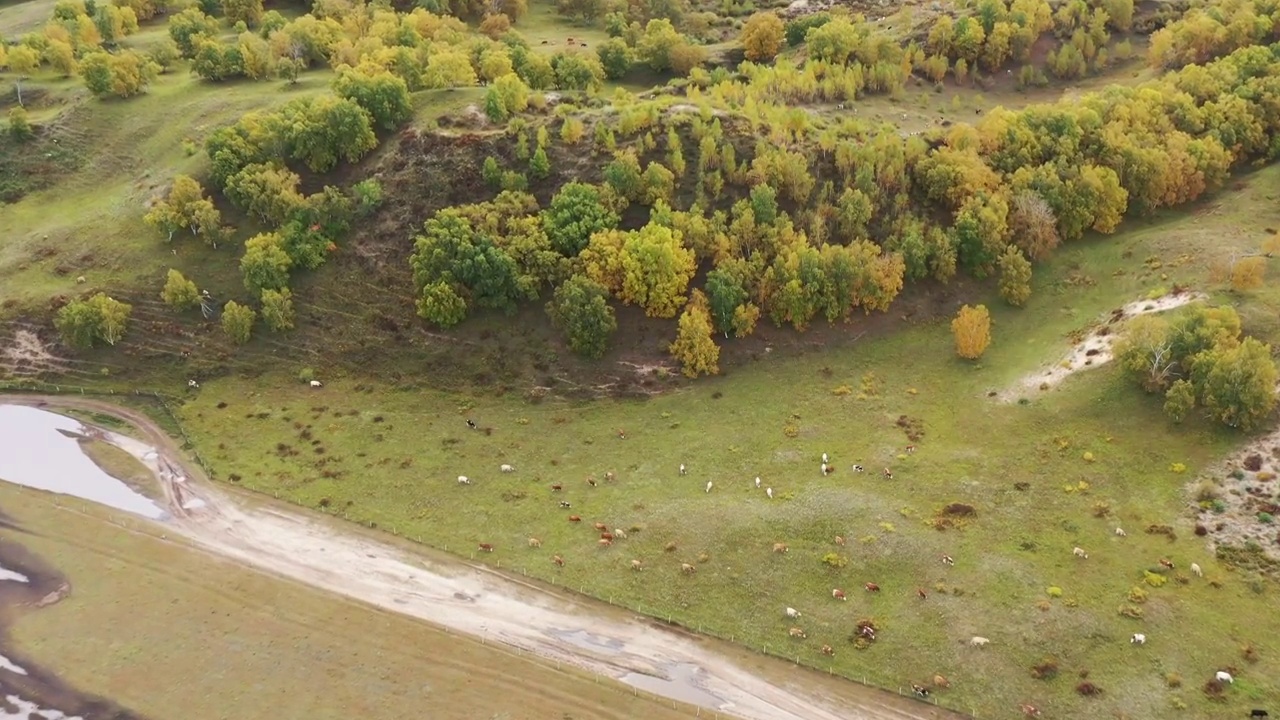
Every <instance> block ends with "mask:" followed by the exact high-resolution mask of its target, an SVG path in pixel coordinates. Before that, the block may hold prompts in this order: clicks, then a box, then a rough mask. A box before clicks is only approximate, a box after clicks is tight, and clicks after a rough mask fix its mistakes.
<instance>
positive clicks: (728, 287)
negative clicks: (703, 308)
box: [706, 266, 751, 338]
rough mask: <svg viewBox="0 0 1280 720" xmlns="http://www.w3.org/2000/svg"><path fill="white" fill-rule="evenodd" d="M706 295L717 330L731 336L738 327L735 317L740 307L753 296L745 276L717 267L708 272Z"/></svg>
mask: <svg viewBox="0 0 1280 720" xmlns="http://www.w3.org/2000/svg"><path fill="white" fill-rule="evenodd" d="M706 295H707V309H708V311H709V312H710V314H711V319H712V320H713V321H714V322H715V326H716V330H719V331H720V332H721V333H723V334H724V336H725V337H726V338H727V337H729V333H731V332H733V331H734V330H735V329H736V327H735V324H734V318H735V316H736V313H737V312H738V309H739V308H741V307H742V306H743V305H745V304H746V303H747V300H748V299H749V298H750V297H751V295H750V293H748V292H747V288H746V285H745V283H744V281H743V277H742V276H741V274H740V273H735V272H733V271H732V270H731V269H729V268H727V267H723V266H722V267H717V268H716V269H715V270H712V271H711V272H709V273H707V284H706Z"/></svg>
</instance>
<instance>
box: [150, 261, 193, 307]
mask: <svg viewBox="0 0 1280 720" xmlns="http://www.w3.org/2000/svg"><path fill="white" fill-rule="evenodd" d="M160 299H161V300H163V301H164V303H165V304H166V305H168V306H170V307H173V308H177V309H178V310H190V309H192V308H196V307H199V306H200V291H199V290H198V289H196V284H195V283H193V282H191V281H190V280H188V279H187V278H186V277H184V276H183V275H182V273H180V272H178V271H177V270H174V269H172V268H170V270H169V274H168V275H167V276H166V279H165V283H164V289H163V290H161V291H160Z"/></svg>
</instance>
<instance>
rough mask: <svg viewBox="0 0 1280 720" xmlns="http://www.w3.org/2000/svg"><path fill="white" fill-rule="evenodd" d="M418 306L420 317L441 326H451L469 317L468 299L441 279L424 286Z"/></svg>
mask: <svg viewBox="0 0 1280 720" xmlns="http://www.w3.org/2000/svg"><path fill="white" fill-rule="evenodd" d="M417 307H418V316H419V317H421V318H422V319H424V320H426V321H427V322H430V323H434V324H436V325H438V326H440V327H441V328H446V329H447V328H451V327H453V326H454V325H457V324H458V323H460V322H462V321H463V320H465V319H466V317H467V301H466V300H464V299H463V298H462V296H461V295H459V294H458V293H457V291H456V290H454V289H453V286H452V285H450V284H449V283H447V282H444V281H441V280H437V281H435V282H432V283H428V284H427V285H425V286H423V288H422V291H421V292H420V293H419V296H418V303H417Z"/></svg>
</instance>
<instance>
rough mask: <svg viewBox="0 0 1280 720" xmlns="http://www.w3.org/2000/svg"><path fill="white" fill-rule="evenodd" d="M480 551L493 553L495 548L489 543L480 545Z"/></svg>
mask: <svg viewBox="0 0 1280 720" xmlns="http://www.w3.org/2000/svg"><path fill="white" fill-rule="evenodd" d="M480 549H481V550H483V551H484V552H493V546H492V545H490V544H489V543H480Z"/></svg>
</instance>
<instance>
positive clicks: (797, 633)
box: [787, 627, 808, 639]
mask: <svg viewBox="0 0 1280 720" xmlns="http://www.w3.org/2000/svg"><path fill="white" fill-rule="evenodd" d="M787 634H788V635H790V636H791V637H793V638H800V639H804V638H806V637H808V635H805V634H804V630H801V629H800V628H798V627H793V628H791V629H790V630H788V631H787Z"/></svg>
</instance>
